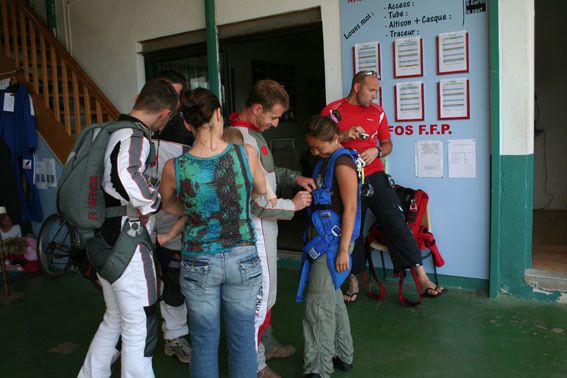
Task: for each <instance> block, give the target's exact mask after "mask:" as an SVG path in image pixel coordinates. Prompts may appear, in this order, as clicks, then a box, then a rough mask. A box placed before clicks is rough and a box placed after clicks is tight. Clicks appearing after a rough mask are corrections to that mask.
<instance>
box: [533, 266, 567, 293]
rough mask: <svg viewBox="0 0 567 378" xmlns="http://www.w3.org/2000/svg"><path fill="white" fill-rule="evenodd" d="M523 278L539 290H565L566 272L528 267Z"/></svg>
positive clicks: (566, 286)
mask: <svg viewBox="0 0 567 378" xmlns="http://www.w3.org/2000/svg"><path fill="white" fill-rule="evenodd" d="M524 280H525V281H526V283H527V284H528V285H530V286H533V287H534V288H536V289H539V290H544V291H560V292H567V272H552V271H547V270H540V269H528V270H526V272H525V275H524Z"/></svg>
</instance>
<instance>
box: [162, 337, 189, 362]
mask: <svg viewBox="0 0 567 378" xmlns="http://www.w3.org/2000/svg"><path fill="white" fill-rule="evenodd" d="M163 352H164V353H165V355H166V356H168V357H172V356H176V357H177V359H178V360H179V362H181V363H184V364H189V363H191V345H190V344H189V342H188V341H187V339H186V338H185V336H180V337H178V338H176V339H173V340H165V344H164V346H163Z"/></svg>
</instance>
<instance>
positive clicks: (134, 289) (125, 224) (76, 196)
mask: <svg viewBox="0 0 567 378" xmlns="http://www.w3.org/2000/svg"><path fill="white" fill-rule="evenodd" d="M177 102H178V96H177V93H176V92H175V90H174V89H173V87H172V86H171V85H170V84H169V83H168V82H166V81H163V80H152V81H149V82H147V83H146V85H145V86H144V87H143V88H142V91H141V92H140V94H139V96H138V98H137V99H136V102H135V104H134V107H133V109H132V110H131V111H130V113H129V114H123V115H120V117H119V119H118V121H116V122H110V123H108V124H104V125H94V126H91V127H90V128H88V129H86V130H85V131H84V132H83V133H82V134H81V135H80V136H79V137H78V139H77V142H76V143H75V146H74V147H73V150H72V151H71V154H70V155H69V158H68V160H67V162H66V163H65V166H64V167H63V173H62V175H61V180H60V185H59V191H58V199H57V204H58V209H59V213H60V214H61V215H62V216H63V217H65V218H66V219H67V220H68V221H69V222H70V223H71V224H73V225H74V226H75V227H77V228H78V229H79V232H80V234H81V238H82V242H83V243H84V245H85V247H86V250H87V254H88V256H89V259H90V260H91V261H92V263H93V265H94V266H95V268H96V271H97V275H98V277H99V280H100V282H101V286H102V291H103V294H104V301H105V303H106V312H105V314H104V317H103V321H102V322H101V324H100V326H99V328H98V331H97V332H96V334H95V336H94V339H93V341H92V343H91V345H90V347H89V351H88V353H87V356H86V358H85V361H84V364H83V366H82V368H81V370H80V372H79V377H109V376H110V375H111V371H110V366H111V363H112V361H114V360H115V359H116V358H117V357H118V353H119V352H118V349H117V347H118V344H119V342H120V340H121V347H120V348H121V352H120V353H121V376H122V377H153V376H154V373H153V368H152V355H153V352H154V350H155V346H156V341H157V316H156V315H157V313H156V302H157V288H156V274H155V268H154V262H153V257H152V249H153V244H152V242H151V239H150V236H149V230H151V227H152V226H153V225H152V223H153V221H152V220H151V218H150V215H151V214H153V213H155V212H156V211H157V210H159V207H160V196H159V193H158V191H157V189H156V188H154V187H153V186H152V185H151V184H149V183H148V180H147V178H146V177H145V175H144V172H145V170H146V168H147V167H148V166H149V165H150V164H151V161H152V160H153V156H154V153H153V145H152V143H151V140H150V139H151V136H152V134H153V133H154V132H156V131H159V130H160V129H162V128H163V127H164V126H165V125H166V124H167V122H168V121H169V119H170V118H171V117H172V116H173V115H174V114H175V109H176V107H177Z"/></svg>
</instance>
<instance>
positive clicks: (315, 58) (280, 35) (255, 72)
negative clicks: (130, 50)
mask: <svg viewBox="0 0 567 378" xmlns="http://www.w3.org/2000/svg"><path fill="white" fill-rule="evenodd" d="M219 46H220V66H221V84H222V89H223V104H222V105H223V113H224V114H225V120H226V119H228V115H229V114H230V113H232V112H235V111H240V110H241V109H242V107H243V106H244V104H245V101H246V96H247V94H248V91H249V90H250V88H251V87H252V85H253V84H254V83H255V82H256V81H257V80H261V79H267V78H269V79H273V80H276V81H278V82H280V83H281V84H283V85H284V86H285V88H286V90H287V91H288V93H289V95H290V101H291V108H290V110H289V111H288V112H287V113H285V114H284V115H283V117H282V119H281V120H280V123H279V126H278V127H277V128H271V129H269V130H268V131H266V132H265V133H264V136H265V138H266V140H267V141H268V143H269V144H270V146H271V150H272V153H273V156H274V162H275V164H276V166H280V167H285V168H289V169H293V170H297V171H301V172H302V174H303V175H311V172H309V169H308V168H304V167H307V164H306V161H307V155H308V148H307V144H306V142H305V137H304V135H303V124H304V123H305V121H306V120H307V118H309V117H310V116H312V115H314V114H318V113H319V112H320V111H321V109H322V108H323V107H324V106H325V74H324V59H323V32H322V24H321V22H315V23H310V24H308V25H303V26H300V27H298V26H294V27H290V28H284V29H280V30H276V31H262V32H256V33H253V34H249V35H245V36H238V37H231V38H226V39H221V40H220V41H219ZM144 59H145V66H146V77H147V78H148V79H150V78H152V77H154V76H156V75H157V74H158V73H159V72H160V71H163V70H166V69H174V70H176V71H178V72H180V73H181V74H183V75H185V76H186V78H187V82H188V84H190V85H191V87H192V88H195V87H197V86H205V87H206V86H207V85H208V70H207V52H206V45H205V43H204V42H202V43H196V44H192V45H189V46H182V47H177V48H174V49H168V50H161V51H156V52H151V53H148V54H145V55H144ZM296 190H297V189H296V188H287V187H284V186H279V187H278V190H277V195H278V197H283V198H292V196H293V195H294V194H295V191H296ZM306 219H307V218H306V214H305V211H301V212H298V213H296V215H295V217H294V219H293V220H292V221H291V222H289V221H280V222H279V236H278V248H279V249H282V250H287V251H301V249H302V236H303V231H304V229H305V225H306Z"/></svg>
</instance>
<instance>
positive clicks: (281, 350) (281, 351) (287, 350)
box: [266, 344, 295, 361]
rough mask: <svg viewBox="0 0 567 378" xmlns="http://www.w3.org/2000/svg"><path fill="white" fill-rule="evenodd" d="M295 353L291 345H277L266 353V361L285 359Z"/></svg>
mask: <svg viewBox="0 0 567 378" xmlns="http://www.w3.org/2000/svg"><path fill="white" fill-rule="evenodd" d="M294 353H295V348H294V347H293V345H283V344H278V345H277V346H276V347H275V348H274V349H272V350H271V351H269V352H266V361H268V360H271V359H272V358H286V357H289V356H291V355H293V354H294Z"/></svg>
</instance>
